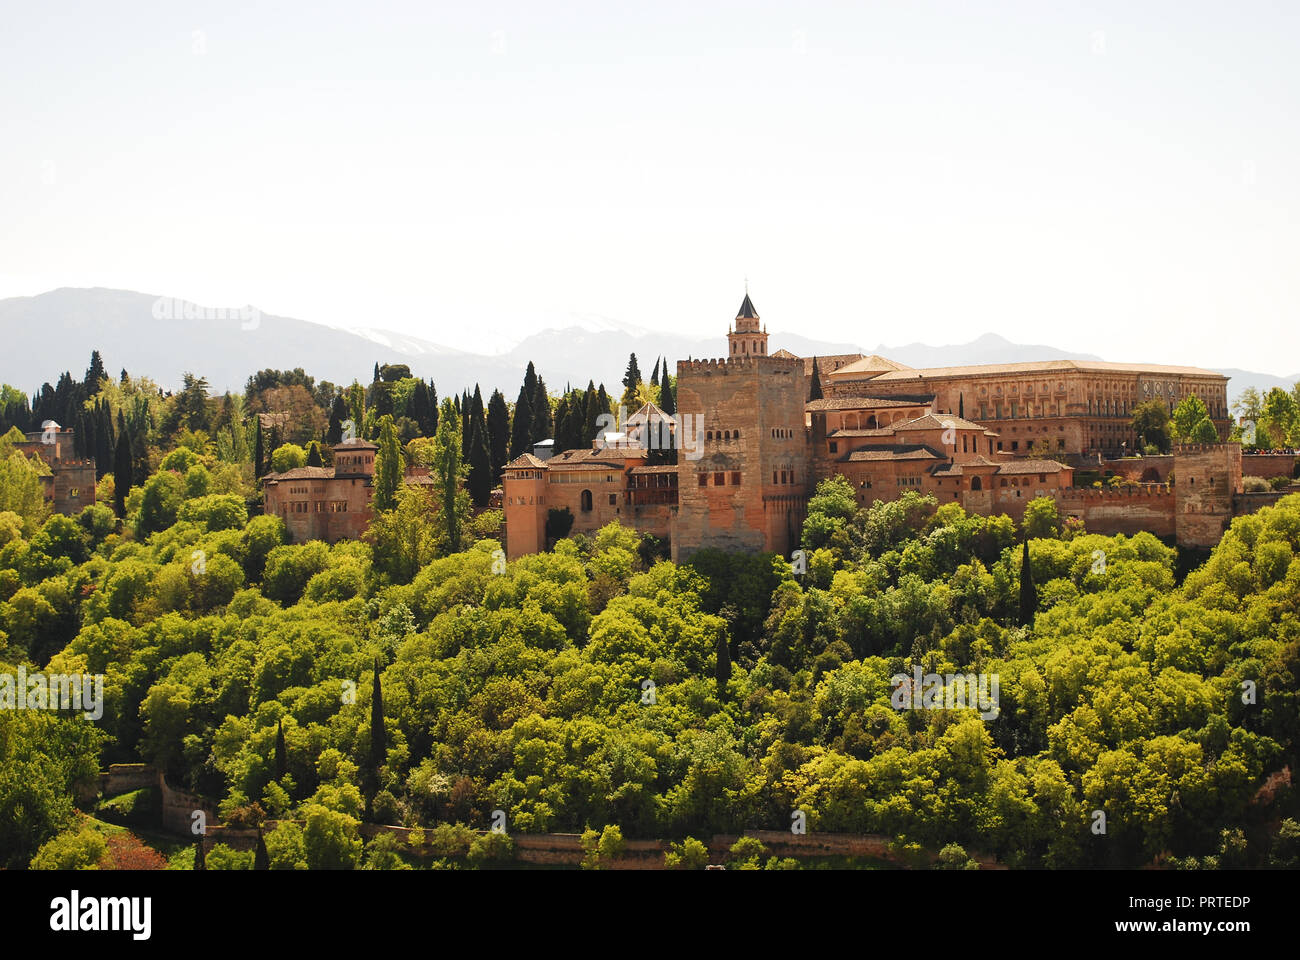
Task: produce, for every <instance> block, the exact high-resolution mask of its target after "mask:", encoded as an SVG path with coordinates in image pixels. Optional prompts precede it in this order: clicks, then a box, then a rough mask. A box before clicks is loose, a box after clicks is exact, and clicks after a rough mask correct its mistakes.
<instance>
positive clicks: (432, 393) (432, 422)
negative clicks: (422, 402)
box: [428, 380, 438, 437]
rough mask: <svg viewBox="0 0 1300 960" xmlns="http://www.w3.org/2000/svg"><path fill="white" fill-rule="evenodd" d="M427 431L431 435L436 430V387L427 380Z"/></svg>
mask: <svg viewBox="0 0 1300 960" xmlns="http://www.w3.org/2000/svg"><path fill="white" fill-rule="evenodd" d="M429 410H430V414H429V433H428V436H430V437H432V436H434V435H435V434H436V433H437V432H438V388H437V387H435V386H434V384H433V381H432V380H430V381H429Z"/></svg>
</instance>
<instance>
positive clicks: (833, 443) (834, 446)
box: [831, 440, 840, 453]
mask: <svg viewBox="0 0 1300 960" xmlns="http://www.w3.org/2000/svg"><path fill="white" fill-rule="evenodd" d="M839 452H840V445H839V443H837V442H836V441H834V440H832V441H831V453H839Z"/></svg>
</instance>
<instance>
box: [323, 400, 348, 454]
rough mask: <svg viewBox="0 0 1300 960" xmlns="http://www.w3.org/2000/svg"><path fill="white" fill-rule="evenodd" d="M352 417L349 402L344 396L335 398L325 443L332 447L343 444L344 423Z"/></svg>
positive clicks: (331, 406) (331, 407)
mask: <svg viewBox="0 0 1300 960" xmlns="http://www.w3.org/2000/svg"><path fill="white" fill-rule="evenodd" d="M350 417H351V414H350V413H349V412H348V402H347V401H346V400H344V399H343V397H342V395H339V396H337V397H335V398H334V402H333V403H332V404H330V422H329V426H328V427H326V428H325V442H326V443H328V444H329V445H330V446H331V447H333V446H337V445H338V444H340V443H342V442H343V421H344V420H347V419H349V418H350Z"/></svg>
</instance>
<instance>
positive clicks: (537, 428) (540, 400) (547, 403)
mask: <svg viewBox="0 0 1300 960" xmlns="http://www.w3.org/2000/svg"><path fill="white" fill-rule="evenodd" d="M532 408H533V424H532V428H531V429H530V431H529V432H530V440H531V442H532V443H540V442H541V441H543V440H550V439H553V438H554V436H555V425H554V423H552V422H551V397H550V394H549V393H547V391H546V381H545V380H543V379H542V378H541V377H538V378H537V390H536V392H535V393H534V394H533V404H532Z"/></svg>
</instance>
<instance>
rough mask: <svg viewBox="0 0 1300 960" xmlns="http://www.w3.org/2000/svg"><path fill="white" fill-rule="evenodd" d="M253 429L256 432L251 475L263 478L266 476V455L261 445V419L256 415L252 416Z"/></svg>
mask: <svg viewBox="0 0 1300 960" xmlns="http://www.w3.org/2000/svg"><path fill="white" fill-rule="evenodd" d="M253 429H254V430H255V431H256V432H255V433H254V436H255V437H256V439H255V440H254V441H253V473H254V474H255V475H256V476H259V477H261V476H265V474H266V453H265V450H264V447H263V443H262V418H261V416H260V415H258V414H256V413H255V414H253Z"/></svg>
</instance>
